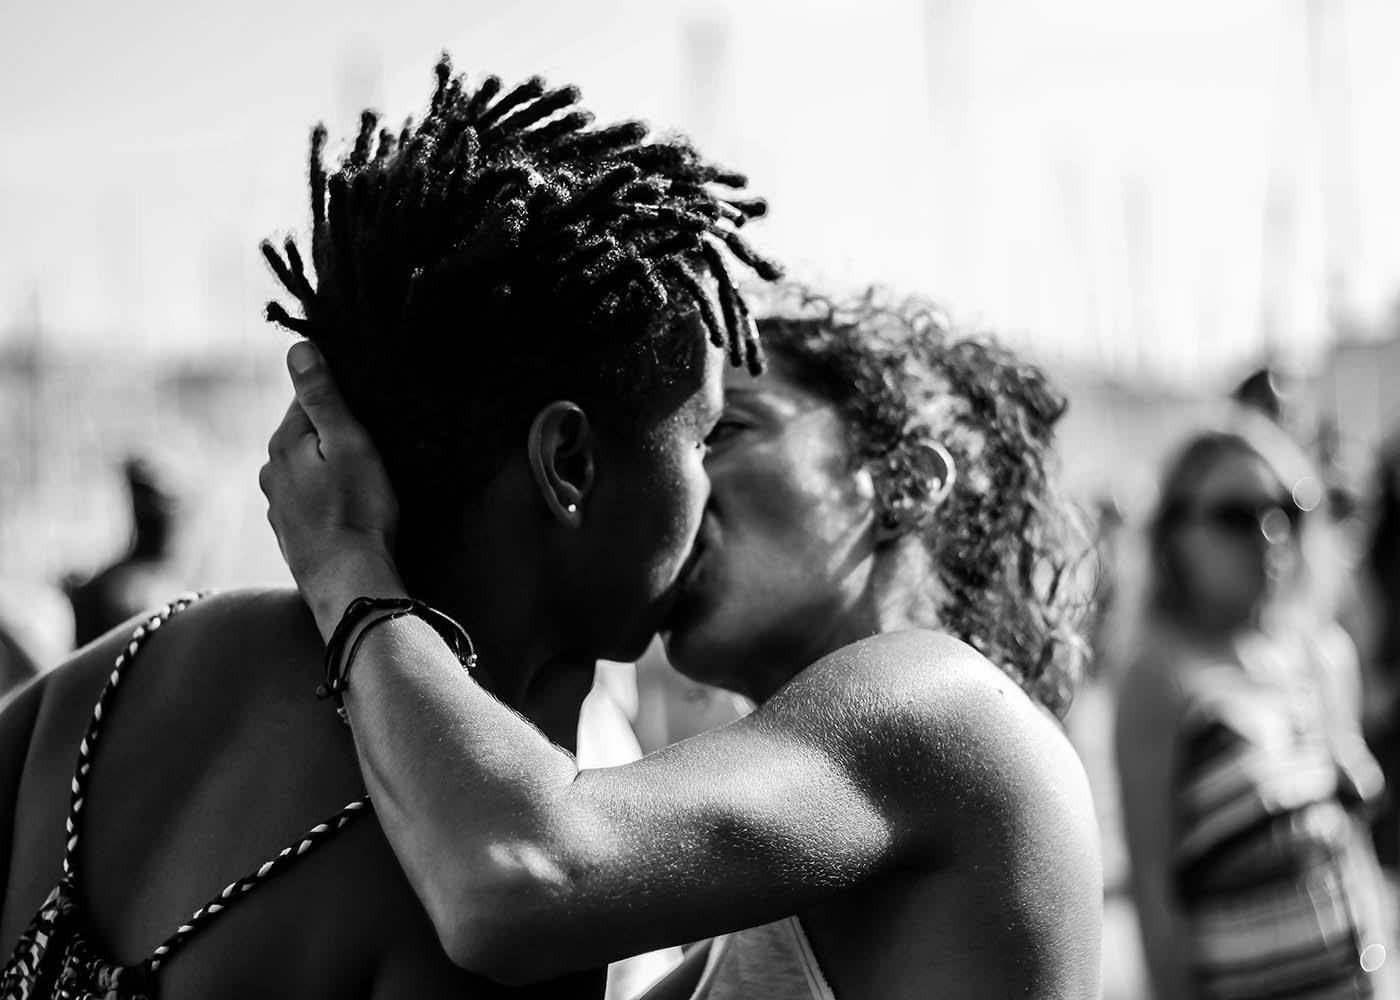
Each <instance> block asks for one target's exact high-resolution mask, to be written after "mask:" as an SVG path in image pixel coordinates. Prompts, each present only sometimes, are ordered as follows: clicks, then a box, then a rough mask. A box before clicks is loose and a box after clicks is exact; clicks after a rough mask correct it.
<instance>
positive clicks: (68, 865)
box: [63, 593, 204, 884]
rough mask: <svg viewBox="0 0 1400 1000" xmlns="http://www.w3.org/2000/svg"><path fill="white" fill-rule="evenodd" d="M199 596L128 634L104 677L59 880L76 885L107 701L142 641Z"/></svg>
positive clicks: (185, 597)
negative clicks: (82, 830) (80, 837)
mask: <svg viewBox="0 0 1400 1000" xmlns="http://www.w3.org/2000/svg"><path fill="white" fill-rule="evenodd" d="M203 596H204V595H203V594H193V593H192V594H182V595H181V596H180V597H177V598H176V599H175V600H173V601H171V602H170V603H169V604H167V605H166V606H165V607H163V608H161V609H160V610H159V611H157V612H156V613H155V614H153V615H152V616H151V617H150V618H147V619H146V620H145V621H144V622H142V623H141V624H140V625H138V626H136V630H135V631H134V632H132V633H131V638H130V639H129V640H127V644H126V646H124V647H123V648H122V651H121V652H120V653H118V654H117V659H116V662H114V663H113V664H112V672H111V673H110V674H108V675H107V683H106V684H105V685H104V686H103V688H102V693H101V694H100V695H98V697H97V704H96V705H94V706H93V709H92V721H90V722H89V723H88V728H87V733H86V734H84V736H83V741H82V743H80V744H79V745H78V766H77V767H76V768H75V769H74V771H73V793H72V798H71V799H70V800H69V804H68V821H67V824H66V830H67V835H68V841H67V845H66V846H65V847H64V851H63V877H64V878H65V879H67V880H69V881H70V882H72V883H74V884H76V883H77V878H78V876H77V868H78V833H79V830H80V828H81V820H82V815H83V806H84V804H86V802H87V786H88V780H89V777H90V775H91V774H92V761H93V755H94V754H95V753H96V752H97V742H98V740H99V739H101V737H102V717H103V714H104V713H105V712H106V711H107V706H108V702H109V701H110V700H111V698H112V697H113V696H114V695H115V694H116V691H117V686H118V685H120V684H121V680H122V675H123V673H124V672H125V670H126V667H127V665H128V664H130V663H131V660H132V658H133V657H134V656H135V655H136V654H137V653H139V652H140V651H141V647H142V646H144V645H145V643H146V640H147V639H149V638H150V637H151V636H152V635H154V634H155V632H156V630H158V629H159V628H160V627H161V626H162V625H164V624H165V623H166V622H167V621H169V620H170V618H171V617H173V616H174V615H177V614H179V613H180V612H181V611H184V610H185V609H186V608H188V607H189V606H190V605H191V604H193V603H194V602H195V601H197V600H199V599H200V598H201V597H203Z"/></svg>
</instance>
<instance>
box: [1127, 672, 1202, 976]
mask: <svg viewBox="0 0 1400 1000" xmlns="http://www.w3.org/2000/svg"><path fill="white" fill-rule="evenodd" d="M1161 666H1162V665H1160V664H1142V663H1139V664H1137V665H1136V666H1135V667H1134V668H1133V670H1132V672H1131V673H1130V674H1129V676H1128V679H1127V681H1126V682H1125V684H1124V688H1123V691H1122V693H1121V695H1120V698H1119V703H1118V718H1117V725H1116V729H1117V732H1116V739H1115V744H1116V749H1117V758H1118V777H1119V783H1120V784H1119V787H1120V790H1121V800H1122V809H1123V827H1124V834H1125V835H1126V837H1127V841H1128V854H1129V857H1130V858H1131V861H1132V880H1133V894H1134V897H1135V901H1136V903H1137V912H1138V922H1139V924H1140V926H1141V931H1142V940H1143V947H1144V949H1145V951H1146V953H1147V965H1148V972H1149V973H1150V975H1151V980H1152V987H1153V995H1154V996H1155V997H1156V998H1157V1000H1187V998H1190V997H1192V996H1194V995H1195V991H1194V987H1193V986H1192V985H1191V979H1190V970H1189V968H1188V955H1189V951H1188V947H1187V942H1188V939H1187V926H1186V920H1185V914H1184V913H1183V912H1182V910H1181V906H1180V903H1179V902H1178V899H1177V896H1176V892H1175V890H1174V889H1173V886H1172V875H1171V853H1172V838H1173V825H1172V823H1173V821H1172V808H1171V802H1172V774H1173V769H1174V768H1175V766H1176V765H1175V761H1176V754H1177V747H1176V724H1177V721H1178V712H1179V711H1180V708H1181V701H1180V695H1179V693H1178V691H1177V689H1176V687H1175V686H1174V685H1173V684H1172V683H1171V679H1170V678H1169V677H1167V676H1166V674H1165V671H1164V670H1161V669H1159V668H1160V667H1161Z"/></svg>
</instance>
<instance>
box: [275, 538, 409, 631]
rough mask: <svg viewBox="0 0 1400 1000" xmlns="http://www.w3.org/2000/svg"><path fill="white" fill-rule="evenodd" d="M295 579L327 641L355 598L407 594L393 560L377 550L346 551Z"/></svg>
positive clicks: (317, 626) (404, 595)
mask: <svg viewBox="0 0 1400 1000" xmlns="http://www.w3.org/2000/svg"><path fill="white" fill-rule="evenodd" d="M297 583H298V586H299V587H300V588H301V592H302V597H303V598H304V599H305V600H306V603H307V606H308V607H309V608H310V609H311V614H312V615H313V616H314V617H315V619H316V628H317V630H318V631H319V632H320V633H321V639H322V640H323V641H326V642H329V641H330V637H331V635H332V633H334V632H335V628H336V626H337V625H338V624H339V623H340V619H341V617H342V616H343V615H344V614H345V609H346V608H347V607H349V606H350V602H351V601H353V600H355V598H357V597H407V596H408V591H407V590H405V589H404V585H403V581H402V580H401V579H400V578H399V574H398V570H397V568H395V566H394V563H393V560H392V559H390V558H389V557H388V556H387V555H383V554H380V553H369V552H347V553H345V554H343V555H341V556H338V557H336V558H335V559H332V560H329V561H328V562H327V563H326V564H325V565H324V566H322V567H321V568H320V569H319V570H318V571H317V572H316V573H315V574H311V575H309V576H307V577H306V578H305V579H299V580H298V581H297Z"/></svg>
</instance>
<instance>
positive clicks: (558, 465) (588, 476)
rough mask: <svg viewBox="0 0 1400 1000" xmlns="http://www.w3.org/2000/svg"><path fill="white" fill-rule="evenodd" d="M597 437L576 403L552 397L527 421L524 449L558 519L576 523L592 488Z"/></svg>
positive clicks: (562, 521)
mask: <svg viewBox="0 0 1400 1000" xmlns="http://www.w3.org/2000/svg"><path fill="white" fill-rule="evenodd" d="M596 444H597V441H596V439H595V437H594V436H593V428H592V426H591V425H590V424H589V422H588V415H587V414H586V413H584V412H583V409H582V408H581V407H580V406H579V405H578V404H577V403H570V402H568V401H567V400H555V401H554V402H552V403H550V404H549V405H547V406H546V407H544V409H542V410H540V412H539V413H537V414H535V419H534V421H533V422H532V423H531V424H530V436H529V441H528V443H527V446H526V453H527V456H528V459H529V462H530V473H531V474H532V475H533V476H534V477H535V485H536V486H537V487H539V491H540V497H541V499H543V500H544V504H545V507H546V508H547V509H548V510H549V512H550V513H551V514H552V515H554V517H555V518H557V519H558V520H559V521H560V522H561V523H563V524H567V525H570V526H577V525H578V524H580V523H581V522H582V520H583V505H584V501H585V500H586V499H587V498H588V494H589V492H590V491H591V490H592V489H593V476H594V449H595V447H596Z"/></svg>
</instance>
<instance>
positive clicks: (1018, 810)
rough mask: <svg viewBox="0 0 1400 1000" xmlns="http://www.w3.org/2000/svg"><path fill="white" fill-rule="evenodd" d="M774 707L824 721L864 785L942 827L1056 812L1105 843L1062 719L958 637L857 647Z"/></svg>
mask: <svg viewBox="0 0 1400 1000" xmlns="http://www.w3.org/2000/svg"><path fill="white" fill-rule="evenodd" d="M771 704H772V707H773V708H774V709H777V710H779V711H784V710H786V711H787V712H790V713H791V715H792V716H793V718H794V719H796V718H797V717H799V716H802V717H806V718H819V719H823V720H825V721H826V723H827V725H824V726H823V727H821V729H820V730H818V729H816V728H814V729H813V737H814V738H816V739H821V738H822V736H821V735H820V734H821V733H822V732H827V733H830V734H831V735H830V737H829V739H831V740H833V741H837V742H839V745H840V747H841V749H840V751H839V752H840V753H842V754H843V755H844V756H845V759H846V761H847V765H848V768H850V770H851V772H852V777H853V779H854V780H856V781H858V782H859V783H860V784H862V785H864V786H866V787H868V788H869V789H870V790H871V791H872V792H875V793H877V794H879V795H881V796H888V797H889V800H891V801H899V802H905V803H908V804H909V806H910V808H911V809H913V810H914V811H915V812H916V814H917V815H918V816H920V817H931V818H932V821H933V822H934V823H935V824H937V825H938V826H939V827H940V828H942V829H945V830H946V829H952V828H953V827H952V826H951V825H950V823H949V821H950V820H951V819H952V818H953V817H955V816H963V817H966V818H967V819H968V821H969V822H973V821H974V820H973V817H977V820H976V821H977V822H981V821H985V820H989V819H991V820H995V821H997V822H1000V823H1003V824H1011V825H1015V824H1019V823H1023V822H1027V821H1029V820H1030V818H1031V817H1032V816H1034V817H1039V818H1041V819H1049V818H1050V817H1048V816H1047V815H1046V814H1047V812H1054V811H1058V812H1059V813H1061V814H1062V815H1060V816H1058V817H1057V818H1055V820H1054V822H1055V823H1056V825H1058V826H1062V827H1065V828H1071V827H1072V828H1074V829H1075V830H1077V831H1078V833H1081V834H1083V835H1084V836H1086V837H1088V838H1089V839H1094V838H1095V837H1096V834H1094V833H1093V831H1094V829H1095V828H1094V819H1093V806H1092V800H1091V798H1090V794H1089V787H1088V780H1087V778H1086V777H1085V774H1084V769H1083V767H1082V766H1081V764H1080V762H1079V758H1078V755H1077V754H1076V753H1075V751H1074V748H1073V747H1072V746H1071V745H1070V742H1069V740H1068V738H1067V737H1066V736H1065V733H1064V730H1063V728H1062V727H1061V725H1060V724H1059V722H1058V721H1057V720H1056V719H1055V718H1054V717H1053V716H1052V715H1051V714H1050V713H1049V712H1048V711H1046V710H1045V709H1044V708H1043V707H1042V706H1041V705H1039V704H1038V703H1037V702H1035V701H1034V700H1033V699H1032V698H1031V697H1030V696H1029V695H1027V694H1026V693H1025V692H1024V691H1023V690H1022V689H1021V687H1020V686H1019V685H1018V684H1017V683H1016V682H1015V681H1014V680H1012V679H1011V678H1010V677H1009V676H1008V675H1007V674H1006V673H1005V672H1004V671H1002V670H1000V669H999V668H998V667H997V666H996V665H994V664H993V663H991V662H990V661H989V660H988V659H987V658H986V657H984V656H982V655H981V654H980V653H979V652H977V651H976V650H975V649H973V648H972V647H971V646H969V645H967V644H966V643H964V642H961V641H960V640H958V639H956V638H953V637H952V636H949V635H946V634H943V633H939V632H933V631H929V630H924V629H909V630H904V631H899V632H890V633H885V634H882V635H878V636H873V637H871V638H869V639H865V640H862V641H860V642H857V643H853V644H852V645H850V646H847V647H845V648H844V649H841V650H838V651H837V652H835V653H833V654H831V655H830V656H828V657H825V658H824V659H822V660H821V661H819V662H818V663H816V664H814V665H813V666H812V667H810V668H808V669H807V670H805V671H803V673H802V674H800V675H799V676H798V677H797V678H796V679H795V680H794V681H793V682H792V683H791V684H789V685H788V687H786V688H784V689H783V691H782V692H780V693H779V695H778V696H775V698H774V699H773V702H772V703H771ZM767 707H768V706H765V708H767ZM817 713H819V714H817ZM930 807H932V808H930Z"/></svg>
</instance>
